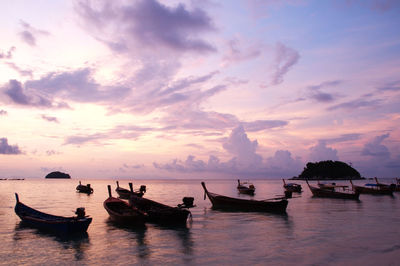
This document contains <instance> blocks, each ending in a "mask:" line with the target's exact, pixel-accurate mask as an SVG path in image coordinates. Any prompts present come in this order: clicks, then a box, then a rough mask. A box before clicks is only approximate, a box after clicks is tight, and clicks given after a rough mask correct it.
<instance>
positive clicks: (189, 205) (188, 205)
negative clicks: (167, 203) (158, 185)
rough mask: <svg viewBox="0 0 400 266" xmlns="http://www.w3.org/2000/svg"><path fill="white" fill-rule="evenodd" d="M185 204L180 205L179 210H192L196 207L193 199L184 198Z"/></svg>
mask: <svg viewBox="0 0 400 266" xmlns="http://www.w3.org/2000/svg"><path fill="white" fill-rule="evenodd" d="M182 201H183V204H178V207H179V208H192V207H195V205H193V202H194V198H193V197H184V198H183V199H182Z"/></svg>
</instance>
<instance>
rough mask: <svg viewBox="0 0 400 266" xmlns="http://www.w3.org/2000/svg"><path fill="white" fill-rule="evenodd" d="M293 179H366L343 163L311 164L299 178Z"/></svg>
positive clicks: (308, 164)
mask: <svg viewBox="0 0 400 266" xmlns="http://www.w3.org/2000/svg"><path fill="white" fill-rule="evenodd" d="M291 179H297V180H305V179H309V180H324V179H327V180H343V179H346V180H348V179H364V178H363V177H361V175H360V173H359V172H358V171H357V170H356V169H354V168H353V167H352V166H350V165H348V164H347V163H344V162H341V161H320V162H315V163H312V162H309V163H307V165H306V167H305V168H304V170H303V172H302V173H301V174H300V175H299V176H294V177H292V178H291Z"/></svg>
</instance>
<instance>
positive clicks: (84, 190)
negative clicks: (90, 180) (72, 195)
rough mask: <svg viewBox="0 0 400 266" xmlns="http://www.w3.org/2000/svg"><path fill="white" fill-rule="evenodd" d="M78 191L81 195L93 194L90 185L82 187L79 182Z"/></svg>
mask: <svg viewBox="0 0 400 266" xmlns="http://www.w3.org/2000/svg"><path fill="white" fill-rule="evenodd" d="M76 190H77V191H78V192H79V193H86V194H92V193H93V188H92V187H91V186H90V184H87V185H86V186H85V185H82V183H81V181H79V185H78V186H77V187H76Z"/></svg>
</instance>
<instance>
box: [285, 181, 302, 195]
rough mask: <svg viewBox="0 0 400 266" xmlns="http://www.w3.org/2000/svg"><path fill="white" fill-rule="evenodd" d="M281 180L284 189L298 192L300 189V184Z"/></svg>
mask: <svg viewBox="0 0 400 266" xmlns="http://www.w3.org/2000/svg"><path fill="white" fill-rule="evenodd" d="M282 180H283V188H284V189H285V191H288V192H298V193H300V192H301V190H302V187H301V185H300V184H296V183H286V182H285V179H282Z"/></svg>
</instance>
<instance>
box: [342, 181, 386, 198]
mask: <svg viewBox="0 0 400 266" xmlns="http://www.w3.org/2000/svg"><path fill="white" fill-rule="evenodd" d="M350 184H351V186H352V189H353V191H355V192H358V193H360V194H373V195H391V196H393V191H392V190H391V189H390V188H387V187H381V186H377V185H375V184H366V186H357V185H354V184H353V182H352V181H351V180H350ZM367 185H368V186H367Z"/></svg>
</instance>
